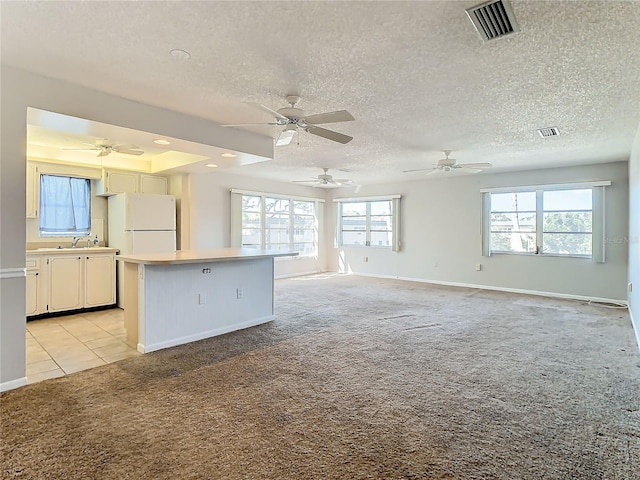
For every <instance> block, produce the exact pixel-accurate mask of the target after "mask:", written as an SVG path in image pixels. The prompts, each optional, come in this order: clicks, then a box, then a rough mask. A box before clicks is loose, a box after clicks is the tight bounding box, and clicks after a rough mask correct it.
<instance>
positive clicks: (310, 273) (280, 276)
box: [274, 270, 322, 280]
mask: <svg viewBox="0 0 640 480" xmlns="http://www.w3.org/2000/svg"><path fill="white" fill-rule="evenodd" d="M316 273H322V270H312V271H310V272H300V273H289V274H287V275H277V276H275V277H274V279H275V280H281V279H283V278H293V277H304V276H305V275H315V274H316Z"/></svg>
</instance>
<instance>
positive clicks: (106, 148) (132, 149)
mask: <svg viewBox="0 0 640 480" xmlns="http://www.w3.org/2000/svg"><path fill="white" fill-rule="evenodd" d="M84 145H87V147H85V148H65V150H97V151H98V155H97V156H98V157H106V156H107V155H110V154H111V153H113V152H116V153H125V154H127V155H142V154H143V153H144V151H142V150H140V147H138V146H137V145H133V144H122V145H115V144H114V143H113V142H111V141H109V140H107V139H104V140H98V141H97V142H96V143H85V144H84Z"/></svg>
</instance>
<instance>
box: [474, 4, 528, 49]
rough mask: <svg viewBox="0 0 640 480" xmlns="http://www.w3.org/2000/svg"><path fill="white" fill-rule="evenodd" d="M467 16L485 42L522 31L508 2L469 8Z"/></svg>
mask: <svg viewBox="0 0 640 480" xmlns="http://www.w3.org/2000/svg"><path fill="white" fill-rule="evenodd" d="M467 15H468V16H469V20H471V23H473V26H474V27H476V30H477V31H478V33H479V34H480V36H481V37H482V39H483V40H484V41H485V42H487V41H489V40H494V39H496V38H500V37H504V36H505V35H509V34H510V33H514V32H519V31H520V28H519V27H518V24H517V23H516V18H515V17H514V15H513V10H511V5H509V3H507V1H506V0H498V1H491V2H486V3H483V4H482V5H478V6H476V7H473V8H469V9H468V10H467Z"/></svg>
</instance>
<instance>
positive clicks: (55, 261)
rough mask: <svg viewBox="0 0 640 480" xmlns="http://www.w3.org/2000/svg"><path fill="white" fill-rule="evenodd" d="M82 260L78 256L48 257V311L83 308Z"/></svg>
mask: <svg viewBox="0 0 640 480" xmlns="http://www.w3.org/2000/svg"><path fill="white" fill-rule="evenodd" d="M83 293H84V289H83V288H82V259H81V257H80V256H78V255H73V256H71V255H52V256H51V257H49V311H50V312H58V311H62V310H73V309H76V308H82V307H83V298H82V297H83V295H82V294H83Z"/></svg>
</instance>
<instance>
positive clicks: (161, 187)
mask: <svg viewBox="0 0 640 480" xmlns="http://www.w3.org/2000/svg"><path fill="white" fill-rule="evenodd" d="M139 185H140V190H139V192H140V193H159V194H161V195H166V194H167V177H159V176H158V175H147V174H146V173H141V174H140V184H139Z"/></svg>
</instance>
